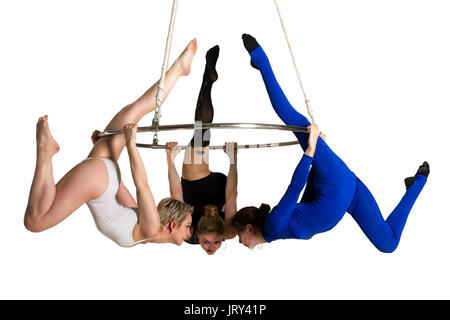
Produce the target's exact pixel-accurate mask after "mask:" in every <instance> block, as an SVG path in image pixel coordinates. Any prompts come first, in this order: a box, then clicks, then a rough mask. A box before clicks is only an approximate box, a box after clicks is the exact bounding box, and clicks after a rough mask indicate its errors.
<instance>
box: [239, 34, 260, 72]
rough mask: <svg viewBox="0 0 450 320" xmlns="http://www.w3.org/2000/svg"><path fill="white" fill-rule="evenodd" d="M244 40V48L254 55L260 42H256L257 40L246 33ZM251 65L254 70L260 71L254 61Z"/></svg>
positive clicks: (243, 36)
mask: <svg viewBox="0 0 450 320" xmlns="http://www.w3.org/2000/svg"><path fill="white" fill-rule="evenodd" d="M242 40H243V41H244V47H245V49H246V50H247V51H248V53H252V52H253V50H255V49H256V48H258V47H259V43H258V41H256V39H255V38H254V37H252V36H251V35H249V34H247V33H244V34H243V35H242ZM250 65H251V66H252V67H253V68H255V69H258V67H257V66H256V65H255V64H254V63H253V62H252V61H250Z"/></svg>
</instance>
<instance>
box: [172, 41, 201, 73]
mask: <svg viewBox="0 0 450 320" xmlns="http://www.w3.org/2000/svg"><path fill="white" fill-rule="evenodd" d="M197 48H198V45H197V39H193V40H191V42H189V44H188V45H187V47H186V48H185V49H184V51H183V52H182V53H181V54H180V56H179V57H178V59H177V60H176V61H175V63H174V66H176V67H178V68H179V70H180V73H181V75H183V76H187V75H188V74H189V73H190V72H191V64H192V59H193V58H194V55H195V53H196V52H197Z"/></svg>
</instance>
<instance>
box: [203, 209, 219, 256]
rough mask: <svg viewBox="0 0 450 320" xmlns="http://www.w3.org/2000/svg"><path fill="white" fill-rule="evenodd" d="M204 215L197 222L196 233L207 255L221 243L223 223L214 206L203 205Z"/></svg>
mask: <svg viewBox="0 0 450 320" xmlns="http://www.w3.org/2000/svg"><path fill="white" fill-rule="evenodd" d="M204 209H205V211H204V215H203V216H202V217H201V218H200V220H199V222H198V223H197V228H196V233H197V238H198V241H199V243H200V245H201V247H202V248H203V250H205V252H206V253H207V254H209V255H213V254H214V253H216V251H217V250H218V249H219V248H220V246H221V245H222V242H223V240H224V236H225V223H224V221H223V219H222V217H221V216H219V209H218V208H217V207H216V206H212V205H207V206H205V208H204Z"/></svg>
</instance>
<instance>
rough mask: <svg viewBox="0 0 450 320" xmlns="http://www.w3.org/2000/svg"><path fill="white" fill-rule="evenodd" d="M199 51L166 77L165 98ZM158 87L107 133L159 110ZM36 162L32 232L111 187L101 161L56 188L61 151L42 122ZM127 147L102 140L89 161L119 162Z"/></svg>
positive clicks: (116, 139) (29, 216)
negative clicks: (54, 162)
mask: <svg viewBox="0 0 450 320" xmlns="http://www.w3.org/2000/svg"><path fill="white" fill-rule="evenodd" d="M196 49H197V43H196V41H195V40H193V41H191V42H190V43H189V45H188V46H187V48H186V49H185V50H184V51H183V53H182V54H181V55H180V57H179V58H178V59H177V60H176V61H175V63H174V64H173V65H172V67H171V68H170V69H169V70H168V72H167V75H166V83H165V87H166V90H165V91H166V96H167V94H168V93H169V92H170V90H171V89H172V87H173V85H174V84H175V82H176V80H177V79H178V78H179V77H180V76H182V75H187V74H189V72H190V65H191V62H192V58H193V56H194V54H195V51H196ZM157 86H158V83H156V84H155V85H153V86H152V87H151V88H150V89H149V90H148V91H147V92H146V93H144V95H143V96H141V97H140V98H139V99H138V100H137V101H136V102H134V103H133V104H131V105H129V106H127V107H125V108H123V109H122V110H121V111H120V112H119V113H118V114H117V115H116V116H115V117H114V118H113V119H112V120H111V122H110V123H109V125H108V126H107V127H106V129H105V130H110V129H122V128H123V126H124V125H125V124H127V123H137V122H138V121H139V120H140V119H141V118H142V117H143V116H144V115H145V114H147V113H149V112H151V111H153V110H154V109H155V106H156V102H155V100H156V91H157ZM36 138H37V162H36V169H35V175H34V178H33V182H32V185H31V190H30V196H29V199H28V205H27V208H26V211H25V218H24V224H25V227H26V228H27V229H28V230H30V231H33V232H40V231H43V230H46V229H49V228H51V227H53V226H55V225H57V224H58V223H60V222H61V221H63V220H64V219H66V218H67V217H68V216H69V215H70V214H72V213H73V212H74V211H75V210H77V209H78V208H79V207H80V206H81V205H82V204H83V203H85V202H87V201H89V200H91V199H94V198H97V197H99V196H101V195H102V194H103V192H104V191H105V189H106V187H107V185H108V173H107V170H106V168H105V165H104V164H103V163H102V161H101V160H96V159H94V160H90V161H84V162H82V163H80V164H78V165H77V166H75V167H74V168H73V169H72V170H70V171H69V172H68V173H67V174H66V175H65V176H64V177H63V178H62V179H61V180H60V181H59V182H58V183H57V184H56V185H55V182H54V178H53V167H52V157H53V155H55V154H56V152H58V150H59V146H58V144H57V143H56V141H55V140H54V139H53V137H52V134H51V132H50V129H49V127H48V123H47V117H46V116H45V117H42V118H40V119H39V121H38V124H37V131H36ZM124 146H125V139H124V137H123V135H115V136H112V137H106V138H103V139H99V140H97V141H96V142H95V145H94V147H93V149H92V151H91V153H90V155H89V156H90V157H104V158H109V159H111V160H114V161H117V159H118V158H119V155H120V153H121V151H122V149H123V147H124Z"/></svg>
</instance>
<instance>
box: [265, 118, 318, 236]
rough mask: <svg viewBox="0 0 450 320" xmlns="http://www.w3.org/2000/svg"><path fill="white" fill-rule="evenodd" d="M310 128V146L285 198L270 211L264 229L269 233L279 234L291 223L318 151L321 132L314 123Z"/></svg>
mask: <svg viewBox="0 0 450 320" xmlns="http://www.w3.org/2000/svg"><path fill="white" fill-rule="evenodd" d="M309 128H310V133H309V139H308V148H307V149H306V151H305V153H304V154H303V157H302V159H301V160H300V163H299V164H298V165H297V168H296V169H295V171H294V175H293V177H292V180H291V183H290V184H289V187H288V189H287V191H286V193H285V194H284V196H283V198H281V200H280V202H279V203H278V205H277V206H276V207H274V208H273V210H272V211H271V212H270V214H269V216H268V217H267V219H266V221H265V223H264V230H265V231H266V232H267V233H269V234H272V235H277V234H280V233H282V232H283V230H285V229H286V227H287V226H288V225H289V221H290V219H291V214H292V212H293V210H294V208H295V206H296V205H297V201H298V198H299V196H300V193H301V191H302V190H303V188H304V187H305V184H306V181H307V179H308V174H309V169H310V167H311V164H312V161H313V157H314V154H315V152H316V145H317V139H318V137H319V134H320V131H319V130H318V129H317V127H316V126H314V125H312V126H310V127H309Z"/></svg>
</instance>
